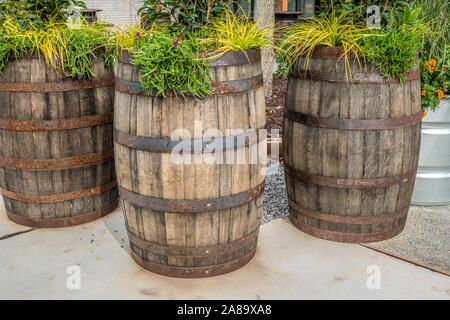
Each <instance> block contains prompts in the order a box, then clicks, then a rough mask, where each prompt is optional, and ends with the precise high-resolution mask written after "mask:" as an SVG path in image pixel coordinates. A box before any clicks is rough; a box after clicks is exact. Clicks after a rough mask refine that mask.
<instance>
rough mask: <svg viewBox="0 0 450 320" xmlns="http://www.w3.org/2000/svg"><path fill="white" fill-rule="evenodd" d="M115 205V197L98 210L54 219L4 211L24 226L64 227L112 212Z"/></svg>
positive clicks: (116, 201)
mask: <svg viewBox="0 0 450 320" xmlns="http://www.w3.org/2000/svg"><path fill="white" fill-rule="evenodd" d="M117 205H118V200H117V199H116V200H114V201H113V202H111V203H110V204H109V205H107V206H106V207H104V208H102V209H100V210H97V211H94V212H90V213H86V214H82V215H79V216H75V217H67V218H56V219H35V218H28V217H23V216H19V215H17V214H14V213H11V212H9V211H7V212H6V213H7V215H8V217H9V219H11V221H13V222H16V223H18V224H21V225H24V226H28V227H32V228H65V227H71V226H76V225H80V224H84V223H88V222H91V221H94V220H97V219H100V218H102V217H104V216H106V215H108V214H110V213H111V212H113V211H114V210H115V209H116V208H117Z"/></svg>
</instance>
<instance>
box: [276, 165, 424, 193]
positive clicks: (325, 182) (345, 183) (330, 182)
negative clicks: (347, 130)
mask: <svg viewBox="0 0 450 320" xmlns="http://www.w3.org/2000/svg"><path fill="white" fill-rule="evenodd" d="M284 167H285V171H286V174H287V175H289V176H290V177H292V178H295V179H297V180H298V181H301V182H303V183H311V184H315V185H319V186H323V187H329V188H339V189H374V188H384V187H390V186H393V185H398V184H403V183H406V182H409V181H411V180H413V179H414V178H415V176H416V173H417V168H416V169H414V170H411V171H410V172H408V173H406V174H398V175H393V176H389V177H382V178H372V179H369V178H367V179H366V178H361V179H345V178H335V177H326V176H319V175H313V174H310V173H308V172H305V171H302V170H297V169H294V168H293V167H291V166H289V165H288V164H286V163H285V164H284Z"/></svg>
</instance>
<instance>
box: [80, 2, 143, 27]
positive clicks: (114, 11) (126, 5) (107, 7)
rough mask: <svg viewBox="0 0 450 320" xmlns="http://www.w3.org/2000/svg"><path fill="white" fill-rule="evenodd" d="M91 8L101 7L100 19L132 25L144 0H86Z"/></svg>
mask: <svg viewBox="0 0 450 320" xmlns="http://www.w3.org/2000/svg"><path fill="white" fill-rule="evenodd" d="M85 2H86V4H87V6H88V8H89V9H101V10H103V11H102V12H99V13H98V17H99V19H101V20H103V21H106V22H108V23H113V24H117V25H123V24H128V25H132V24H134V23H135V22H136V20H137V10H138V9H139V8H140V6H141V5H142V3H143V0H85Z"/></svg>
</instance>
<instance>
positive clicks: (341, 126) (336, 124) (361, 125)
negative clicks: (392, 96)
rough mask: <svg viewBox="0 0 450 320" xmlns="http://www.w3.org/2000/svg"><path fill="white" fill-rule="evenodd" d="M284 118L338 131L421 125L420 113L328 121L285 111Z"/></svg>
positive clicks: (309, 125)
mask: <svg viewBox="0 0 450 320" xmlns="http://www.w3.org/2000/svg"><path fill="white" fill-rule="evenodd" d="M284 117H285V118H287V119H289V120H292V121H295V122H297V123H301V124H303V125H305V126H308V127H316V128H325V129H338V130H355V131H368V130H391V129H399V128H407V127H411V126H414V125H416V124H419V123H421V121H422V111H420V112H418V113H416V114H413V115H410V116H405V117H398V118H387V119H372V120H356V119H330V118H321V117H315V116H311V115H308V114H304V113H301V112H296V111H292V110H286V111H285V113H284Z"/></svg>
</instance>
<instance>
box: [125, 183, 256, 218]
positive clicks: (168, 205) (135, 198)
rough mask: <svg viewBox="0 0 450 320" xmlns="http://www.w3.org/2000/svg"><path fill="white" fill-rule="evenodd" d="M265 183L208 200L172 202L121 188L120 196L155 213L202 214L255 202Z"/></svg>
mask: <svg viewBox="0 0 450 320" xmlns="http://www.w3.org/2000/svg"><path fill="white" fill-rule="evenodd" d="M264 185H265V182H263V183H261V184H260V185H258V186H257V187H255V188H252V189H250V190H248V191H244V192H241V193H238V194H233V195H230V196H226V197H222V198H214V199H207V200H171V199H162V198H154V197H150V196H145V195H142V194H138V193H135V192H132V191H130V190H127V189H125V188H123V187H120V186H119V192H120V196H121V197H122V199H123V200H125V201H127V202H129V203H131V204H133V205H135V206H138V207H142V208H148V209H150V210H153V211H160V212H173V213H200V212H211V211H219V210H226V209H231V208H236V207H240V206H243V205H245V204H247V203H249V202H251V201H253V200H254V199H255V198H257V197H258V196H260V195H262V193H263V191H264Z"/></svg>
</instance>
